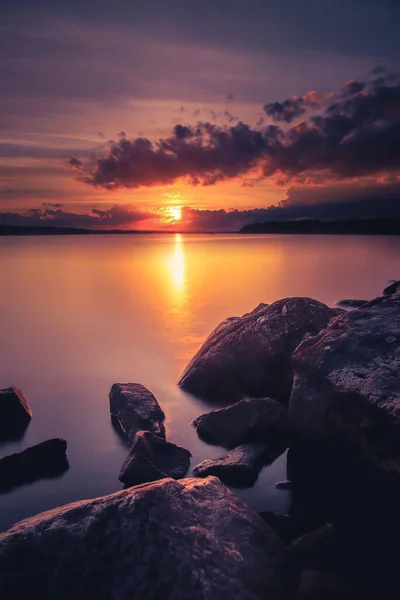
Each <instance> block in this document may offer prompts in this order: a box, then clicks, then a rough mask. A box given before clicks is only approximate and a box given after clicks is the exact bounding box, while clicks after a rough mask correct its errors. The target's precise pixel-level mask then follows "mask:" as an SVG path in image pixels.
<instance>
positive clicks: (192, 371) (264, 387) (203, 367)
mask: <svg viewBox="0 0 400 600" xmlns="http://www.w3.org/2000/svg"><path fill="white" fill-rule="evenodd" d="M337 314H338V312H337V310H333V309H331V308H329V307H328V306H326V305H325V304H322V303H321V302H318V301H317V300H313V299H312V298H286V299H284V300H278V301H277V302H274V303H273V304H271V305H270V306H267V305H260V306H258V307H257V308H256V309H255V310H253V311H252V312H251V313H248V314H246V315H244V316H243V317H236V318H233V319H227V320H226V321H224V322H223V323H221V324H220V325H219V326H218V327H217V328H216V329H215V330H214V331H213V332H212V333H211V335H210V336H209V337H208V338H207V340H206V341H205V342H204V344H203V345H202V347H201V348H200V350H199V351H198V352H197V354H196V355H195V356H194V358H193V359H192V360H191V361H190V363H189V365H188V366H187V367H186V369H185V371H184V373H183V375H182V378H181V380H180V382H179V385H180V386H181V387H182V388H183V389H184V390H185V391H187V392H190V393H192V394H195V395H198V396H201V397H206V398H209V397H213V398H228V399H230V400H232V401H234V400H239V399H241V398H243V397H245V396H253V397H262V396H271V397H272V398H275V399H276V400H280V401H287V400H288V399H289V396H290V390H291V387H292V378H293V377H292V367H291V355H292V352H293V350H294V349H295V348H296V346H297V345H298V344H299V343H300V342H301V341H302V340H303V339H304V338H305V337H306V336H307V335H310V334H311V335H315V334H316V333H318V332H319V331H321V329H323V328H324V327H326V325H327V324H328V322H329V321H330V319H332V317H334V316H335V315H337Z"/></svg>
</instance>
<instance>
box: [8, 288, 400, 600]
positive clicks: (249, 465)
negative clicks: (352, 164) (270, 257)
mask: <svg viewBox="0 0 400 600" xmlns="http://www.w3.org/2000/svg"><path fill="white" fill-rule="evenodd" d="M338 304H339V305H343V306H347V307H350V308H352V309H353V310H350V311H344V310H342V309H340V308H338V309H332V308H329V307H328V306H326V305H324V304H322V303H321V302H318V301H316V300H314V299H312V298H287V299H283V300H278V301H277V302H274V303H273V304H271V305H269V306H268V305H266V304H260V305H259V306H258V307H256V308H255V309H254V310H253V311H252V312H250V313H248V314H246V315H243V316H242V317H233V318H229V319H226V320H225V321H224V322H222V323H221V324H220V325H219V326H218V327H217V328H216V329H215V330H214V331H213V332H212V333H211V334H210V336H209V337H208V338H207V340H206V341H205V342H204V344H203V345H202V347H201V348H200V350H199V351H198V353H197V354H196V355H195V356H194V358H193V359H192V360H191V361H190V363H189V365H188V366H187V367H186V369H185V370H184V372H183V375H182V378H181V380H180V382H179V385H180V386H181V387H182V389H184V390H185V391H187V392H189V393H191V394H193V395H197V396H200V397H203V398H211V399H213V400H214V401H217V400H220V401H221V402H223V404H224V407H223V408H220V409H218V410H214V411H211V412H210V413H207V414H204V415H200V416H199V417H197V418H196V419H195V420H194V422H193V423H192V425H193V426H194V428H195V429H196V432H197V434H198V435H199V437H201V439H203V440H204V441H206V442H207V443H210V444H214V445H218V446H221V447H223V448H226V451H227V452H226V454H225V455H224V456H223V457H221V458H218V459H210V460H205V461H203V462H202V463H200V464H199V465H196V466H195V467H194V469H193V475H194V476H195V477H193V478H187V479H185V476H186V475H187V473H188V471H189V467H190V459H191V453H190V450H188V449H185V448H182V447H180V446H177V445H176V444H173V443H172V442H171V441H169V440H167V439H166V433H165V426H164V420H165V415H164V412H163V410H162V408H161V406H160V405H159V404H158V402H157V399H156V398H155V397H154V396H153V394H152V393H151V392H150V391H149V390H147V389H146V388H145V387H144V386H142V385H140V384H137V383H118V384H114V385H113V386H112V389H111V391H110V396H109V398H110V415H111V418H112V420H113V424H114V425H115V426H117V427H118V428H119V430H120V433H121V435H122V436H123V437H124V439H125V440H126V443H127V445H128V446H129V452H128V456H127V458H126V460H125V462H124V464H123V465H122V467H121V471H120V474H119V479H120V481H121V482H122V483H123V484H124V485H125V489H124V490H122V491H120V492H116V493H114V494H111V495H109V496H104V497H100V498H96V499H94V500H87V501H82V502H77V503H74V504H70V505H67V506H65V507H60V508H56V509H54V510H51V511H49V512H47V513H43V514H40V515H37V516H35V517H32V518H30V519H26V520H24V521H22V522H21V523H18V524H16V525H15V526H13V527H12V528H11V529H9V530H8V531H7V532H5V533H3V534H1V535H0V573H1V576H0V597H1V598H3V597H4V598H7V600H8V599H10V600H13V599H19V598H22V597H24V596H25V595H26V594H27V593H31V594H32V593H33V595H34V597H38V598H41V599H43V600H45V599H52V598H57V599H58V598H60V599H64V598H65V599H66V598H71V597H73V596H74V597H76V598H91V597H96V598H100V599H103V598H104V599H118V600H119V599H125V598H127V599H128V598H137V599H142V598H143V599H160V600H161V599H164V598H170V599H173V600H181V599H182V600H184V599H186V598H190V599H197V598H198V599H200V598H201V599H206V600H214V599H227V600H228V599H229V600H230V599H232V598H237V599H239V600H242V599H243V600H247V599H248V600H253V599H254V600H258V599H266V600H268V599H271V600H275V599H280V598H282V599H284V600H290V599H294V600H301V599H304V600H305V599H319V598H321V599H336V598H338V599H339V598H340V599H349V600H350V599H352V600H353V599H355V598H376V597H381V598H398V597H399V596H400V582H399V581H398V577H397V557H398V550H397V548H398V545H399V540H400V517H399V508H398V506H399V502H400V281H397V282H393V283H392V284H391V285H390V286H388V287H387V288H386V289H385V290H384V292H383V295H382V296H381V297H379V298H375V299H374V300H371V301H363V300H345V301H343V302H342V304H341V303H338ZM31 418H32V411H31V409H30V407H29V405H28V402H27V401H26V399H25V398H24V397H23V394H22V392H21V391H20V390H18V389H16V388H8V389H6V390H1V391H0V433H1V439H2V440H4V439H14V438H15V437H16V436H21V435H23V431H24V430H25V429H26V427H27V426H28V425H29V421H30V419H31ZM286 450H288V455H287V481H286V482H280V483H278V484H277V485H279V486H281V487H285V488H290V490H291V506H290V510H289V513H288V515H285V516H279V515H274V514H272V513H260V514H257V513H255V512H253V511H252V510H250V509H249V508H248V507H247V506H246V505H245V503H244V502H243V501H241V500H240V499H239V498H237V497H236V495H234V494H233V493H232V492H230V491H229V490H228V489H227V488H226V487H225V485H229V486H234V487H247V486H251V485H253V484H254V483H255V481H256V480H257V477H258V474H259V472H260V471H261V469H262V468H263V467H265V466H267V465H269V464H271V462H273V461H274V460H275V459H276V458H277V457H278V456H279V455H281V454H282V453H283V452H285V451H286ZM66 468H68V463H67V459H66V442H65V441H64V440H47V441H46V442H43V443H42V444H38V445H37V446H34V447H32V448H30V449H27V450H25V451H24V452H22V453H19V454H15V455H12V456H10V457H5V458H3V459H1V460H0V491H2V490H7V489H11V488H12V487H14V486H17V485H21V484H23V483H25V482H28V481H32V480H34V479H35V478H41V477H51V476H54V475H55V474H58V473H62V472H63V470H65V469H66Z"/></svg>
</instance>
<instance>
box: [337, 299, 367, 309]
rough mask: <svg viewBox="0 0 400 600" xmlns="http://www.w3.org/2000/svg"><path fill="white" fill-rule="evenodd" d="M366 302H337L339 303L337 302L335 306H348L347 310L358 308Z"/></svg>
mask: <svg viewBox="0 0 400 600" xmlns="http://www.w3.org/2000/svg"><path fill="white" fill-rule="evenodd" d="M367 302H368V300H353V299H351V300H339V302H337V303H336V304H337V306H348V307H349V308H359V307H360V306H363V305H364V304H366V303H367Z"/></svg>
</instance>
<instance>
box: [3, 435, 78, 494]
mask: <svg viewBox="0 0 400 600" xmlns="http://www.w3.org/2000/svg"><path fill="white" fill-rule="evenodd" d="M66 452H67V442H66V441H65V440H62V439H60V438H53V439H51V440H46V441H45V442H42V443H41V444H37V445H36V446H32V447H30V448H27V449H26V450H24V451H23V452H18V453H16V454H10V455H9V456H5V457H4V458H2V459H0V492H7V491H9V490H11V489H12V488H14V487H17V486H20V485H23V484H26V483H31V482H32V481H35V480H36V479H43V478H51V477H56V476H58V475H61V474H62V473H64V472H65V471H66V470H67V469H68V460H67V454H66Z"/></svg>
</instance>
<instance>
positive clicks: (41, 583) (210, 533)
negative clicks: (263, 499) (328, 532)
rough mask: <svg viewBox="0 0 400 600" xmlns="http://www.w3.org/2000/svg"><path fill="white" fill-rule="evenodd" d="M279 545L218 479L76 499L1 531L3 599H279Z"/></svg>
mask: <svg viewBox="0 0 400 600" xmlns="http://www.w3.org/2000/svg"><path fill="white" fill-rule="evenodd" d="M285 560H286V552H285V549H284V547H283V545H282V543H281V542H280V541H279V540H278V538H277V537H276V535H275V534H274V533H273V531H271V529H270V528H269V527H268V526H267V525H266V524H265V523H264V522H263V521H262V519H260V517H259V516H258V515H257V514H256V513H255V512H253V511H252V510H250V509H249V508H248V506H246V504H245V503H244V502H243V501H242V500H240V499H239V498H237V497H236V496H235V495H234V494H232V493H231V492H230V491H229V490H228V489H227V488H226V487H225V486H224V485H222V483H221V482H220V481H219V480H218V479H217V478H215V477H208V478H207V479H181V480H180V481H174V480H173V479H163V480H161V481H157V482H154V483H147V484H144V485H140V486H136V487H132V488H129V489H127V490H122V491H120V492H117V493H114V494H110V495H108V496H103V497H101V498H95V499H94V500H84V501H82V502H75V503H73V504H70V505H68V506H63V507H61V508H56V509H54V510H51V511H49V512H46V513H43V514H41V515H37V516H35V517H32V518H31V519H27V520H25V521H22V522H21V523H18V524H17V525H14V527H12V528H11V529H10V530H9V531H7V532H5V533H4V534H1V535H0V573H1V577H0V598H2V599H3V598H4V600H20V599H21V598H28V597H31V598H40V600H54V599H55V598H56V599H57V600H71V598H76V599H77V600H78V599H79V600H80V599H82V598H85V599H92V598H96V599H98V600H117V599H118V600H131V599H133V598H136V599H137V600H140V599H142V600H144V599H148V600H150V599H152V600H161V599H163V600H164V599H167V598H168V599H169V600H188V599H190V600H233V598H235V600H279V599H280V598H282V574H283V568H284V564H285Z"/></svg>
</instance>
